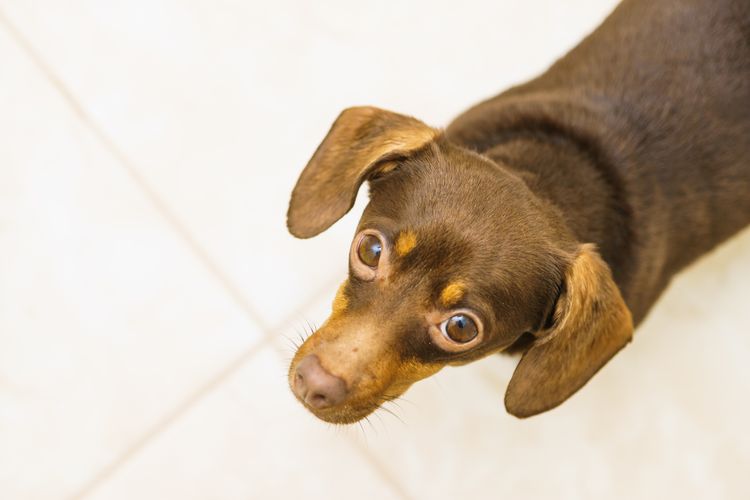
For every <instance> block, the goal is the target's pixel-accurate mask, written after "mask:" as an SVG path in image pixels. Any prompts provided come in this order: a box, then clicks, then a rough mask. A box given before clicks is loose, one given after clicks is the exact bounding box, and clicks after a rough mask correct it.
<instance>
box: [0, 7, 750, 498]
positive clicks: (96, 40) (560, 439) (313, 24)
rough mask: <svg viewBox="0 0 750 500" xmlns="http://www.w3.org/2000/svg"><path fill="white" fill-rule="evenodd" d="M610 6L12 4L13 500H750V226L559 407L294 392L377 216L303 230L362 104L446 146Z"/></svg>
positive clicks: (9, 289)
mask: <svg viewBox="0 0 750 500" xmlns="http://www.w3.org/2000/svg"><path fill="white" fill-rule="evenodd" d="M613 4H614V2H613V1H612V0H606V1H601V0H599V1H594V0H571V1H570V2H559V1H557V0H527V1H526V2H511V1H507V0H504V1H502V2H494V5H489V2H482V1H476V0H469V1H465V2H462V3H461V5H460V8H457V4H456V3H455V2H435V1H426V0H421V1H415V2H402V3H400V4H399V5H398V6H397V7H396V6H395V4H388V3H387V2H381V3H370V4H366V5H365V4H363V5H356V4H355V2H348V1H343V0H339V1H335V2H327V3H322V2H305V1H303V0H298V1H294V0H279V1H276V2H259V1H253V2H240V1H231V0H220V1H211V2H209V1H203V2H199V1H194V0H191V1H174V0H152V1H144V0H134V1H131V2H118V3H115V2H102V1H99V2H95V1H86V0H71V1H69V2H53V1H36V2H29V1H27V0H0V62H1V63H2V64H1V67H2V69H1V70H0V133H1V134H2V136H1V137H2V139H0V498H2V499H3V500H6V499H7V500H16V499H17V500H37V499H51V500H63V499H78V498H87V499H88V498H91V499H110V498H122V499H134V498H137V499H143V500H148V499H159V500H161V499H235V498H237V499H239V498H242V499H287V498H289V499H292V498H315V499H317V498H321V499H332V500H335V499H339V498H341V499H350V498H358V499H369V498H372V499H391V498H393V499H399V500H400V499H423V498H424V499H431V500H439V499H454V498H472V499H482V498H516V499H537V498H550V499H568V498H569V499H585V498H596V499H600V498H627V499H646V498H700V499H712V498H715V499H735V498H736V499H746V498H750V479H748V474H747V473H748V471H749V470H750V435H748V433H747V422H748V421H750V403H748V394H750V364H748V363H747V361H746V358H747V356H748V354H750V335H748V333H749V332H750V328H749V327H748V322H749V321H750V320H749V319H748V312H747V311H748V297H750V279H748V278H750V233H748V232H745V233H744V234H742V235H740V236H739V237H737V238H735V239H734V240H733V241H732V242H730V243H728V244H726V245H724V246H723V247H722V248H720V249H719V250H718V251H716V252H714V253H713V254H712V255H711V256H709V257H707V258H705V259H704V260H703V261H701V262H700V263H698V264H697V265H695V266H693V268H692V269H690V270H689V271H688V272H686V273H684V274H683V275H682V276H680V277H679V278H678V279H677V280H675V282H674V284H673V285H672V287H671V288H670V290H669V292H668V293H667V294H666V295H665V296H664V297H663V299H662V300H661V303H660V304H659V305H658V307H657V308H656V309H655V310H654V312H653V314H652V315H651V316H650V317H649V319H648V321H647V322H646V323H645V324H644V325H643V326H642V327H641V329H640V330H639V332H638V335H637V337H636V341H635V342H634V343H633V344H632V345H631V347H629V348H628V349H627V350H626V351H624V352H623V353H622V354H621V355H619V356H618V357H617V358H616V359H615V360H614V361H613V362H612V363H611V364H610V365H609V366H608V367H607V369H606V370H604V371H603V372H601V373H600V374H599V375H598V376H597V377H596V378H595V379H594V381H592V383H590V384H589V385H588V386H587V387H586V390H584V391H582V392H581V393H580V394H578V395H576V396H575V397H574V398H573V399H572V400H571V401H570V402H568V403H567V404H566V405H565V406H563V407H561V408H560V409H558V410H556V411H555V412H553V413H549V414H545V415H543V416H540V417H538V418H535V419H532V420H528V421H519V420H516V419H514V418H511V417H509V416H507V415H506V414H505V413H504V411H503V407H502V394H503V390H504V386H505V384H506V383H507V381H508V379H509V377H510V374H511V372H512V370H513V361H512V360H509V359H505V358H501V357H497V358H493V359H486V360H484V361H482V362H480V363H476V364H474V365H470V366H468V367H464V368H457V369H447V370H444V371H443V372H441V373H440V374H439V375H438V376H436V377H434V378H433V379H430V380H428V381H425V382H422V383H420V384H417V385H416V386H415V387H414V388H413V389H412V390H411V391H410V392H409V393H408V394H407V396H406V401H404V402H402V403H400V408H396V409H395V410H396V413H397V414H398V418H396V417H393V416H391V415H389V414H388V413H382V414H379V415H378V416H376V417H374V418H372V419H371V420H372V423H371V424H367V425H365V426H363V427H361V428H360V427H358V426H354V427H350V428H338V427H332V426H329V425H326V424H323V423H321V422H319V421H317V420H315V419H314V418H312V417H311V416H310V415H308V414H307V413H306V412H305V411H304V410H303V409H302V408H301V407H300V406H299V405H298V404H297V403H296V402H295V401H294V400H293V398H292V396H291V395H290V393H289V391H288V389H287V388H286V382H285V375H286V373H285V372H286V367H287V360H288V357H289V356H290V354H291V351H290V349H289V345H288V342H287V338H288V337H294V336H296V334H297V331H299V330H301V329H303V328H304V325H305V322H306V321H312V322H319V321H320V320H322V319H323V318H325V315H326V313H327V309H328V304H329V302H330V299H331V297H332V295H333V292H334V290H335V287H336V284H337V283H338V281H340V280H341V279H342V277H343V275H344V273H345V268H346V252H347V248H348V240H349V238H350V236H351V234H352V230H353V227H354V224H355V222H356V219H357V217H358V216H357V211H358V210H357V208H355V210H354V211H353V213H352V214H350V216H348V217H346V218H345V219H344V220H343V221H341V222H340V223H339V224H337V225H336V226H335V227H334V228H332V229H331V230H330V231H328V232H327V233H326V234H324V235H322V236H320V237H318V238H316V239H313V240H307V241H299V240H295V239H293V238H292V237H290V236H289V235H288V234H287V233H286V230H285V227H284V214H285V210H286V203H287V200H288V195H289V192H290V190H291V187H292V186H293V184H294V181H295V180H296V176H297V174H298V173H299V171H300V170H301V168H302V167H303V166H304V164H305V162H306V160H307V159H308V157H309V155H310V154H311V153H312V151H313V150H314V148H315V147H316V145H317V143H318V142H319V141H320V139H322V136H323V134H324V133H325V131H326V130H327V128H328V126H329V125H330V122H331V121H332V119H333V118H334V117H335V115H336V114H337V113H338V111H339V110H340V109H342V108H343V107H346V106H349V105H353V104H363V103H371V104H376V105H379V106H382V107H386V108H391V109H394V110H398V111H401V112H405V113H409V114H413V115H416V116H419V117H421V118H423V119H424V120H425V121H427V122H428V123H432V124H435V125H440V124H445V123H447V122H448V121H449V120H450V118H451V117H452V116H454V115H456V114H457V113H458V112H460V111H461V110H462V109H464V108H466V107H467V106H469V105H470V104H472V103H474V102H476V101H478V100H479V99H481V98H483V97H486V96H489V95H491V94H493V93H496V92H497V91H499V90H501V89H502V88H504V87H506V86H508V85H510V84H512V83H514V82H518V81H522V80H523V79H525V78H528V77H530V76H532V75H534V74H535V73H537V72H539V71H541V70H542V69H543V68H544V67H545V66H547V65H548V64H549V63H550V62H552V61H553V60H554V59H555V57H557V56H559V55H560V54H562V53H563V52H564V51H565V50H566V49H567V48H569V47H570V46H572V45H573V44H574V43H575V42H576V41H577V40H578V39H579V38H580V37H582V36H583V35H584V34H585V33H587V32H588V31H589V30H590V29H592V28H593V27H594V26H595V25H596V24H597V23H598V22H599V21H600V20H601V19H602V18H603V17H604V16H605V15H606V13H607V12H608V11H609V10H611V8H612V6H613ZM480 48H481V49H480ZM362 203H363V200H360V202H359V203H358V207H360V208H361V207H362V206H363V204H362Z"/></svg>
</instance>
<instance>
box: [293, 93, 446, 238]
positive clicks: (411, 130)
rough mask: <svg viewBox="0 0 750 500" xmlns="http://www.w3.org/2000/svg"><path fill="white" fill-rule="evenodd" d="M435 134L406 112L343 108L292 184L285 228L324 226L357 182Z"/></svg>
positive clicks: (308, 231) (303, 233) (312, 230)
mask: <svg viewBox="0 0 750 500" xmlns="http://www.w3.org/2000/svg"><path fill="white" fill-rule="evenodd" d="M437 135H438V131H437V130H435V129H433V128H430V127H428V126H427V125H425V124H424V123H422V122H421V121H419V120H417V119H415V118H411V117H409V116H404V115H399V114H397V113H391V112H390V111H385V110H382V109H378V108H373V107H357V108H348V109H345V110H344V111H343V112H342V113H341V114H340V115H339V117H338V118H337V119H336V121H335V122H334V124H333V125H332V126H331V130H330V131H329V132H328V135H327V136H326V137H325V139H323V142H322V143H321V144H320V146H318V149H317V151H315V154H313V157H312V158H311V159H310V161H309V163H308V164H307V166H306V167H305V170H303V171H302V174H301V175H300V177H299V180H298V181H297V185H296V186H295V187H294V191H293V192H292V200H291V202H290V203H289V212H288V213H287V227H288V228H289V231H290V232H291V233H292V234H293V235H294V236H297V237H298V238H310V237H312V236H315V235H316V234H319V233H321V232H323V231H325V230H326V229H328V228H329V227H330V226H331V225H332V224H333V223H334V222H336V221H337V220H339V219H340V218H341V217H343V216H344V214H346V213H347V212H348V211H349V209H351V208H352V205H354V199H355V197H356V196H357V191H358V190H359V187H360V185H361V184H362V182H364V181H365V180H366V179H367V178H368V177H370V176H372V175H374V174H376V173H377V172H378V171H379V170H380V169H384V168H387V167H388V163H389V162H390V161H392V160H397V159H399V158H403V157H406V156H409V155H411V154H413V153H414V152H416V151H417V150H419V149H421V148H423V147H424V146H426V145H427V144H428V143H430V142H431V141H432V140H433V139H434V138H435V137H436V136H437Z"/></svg>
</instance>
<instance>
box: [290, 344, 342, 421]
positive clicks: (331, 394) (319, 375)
mask: <svg viewBox="0 0 750 500" xmlns="http://www.w3.org/2000/svg"><path fill="white" fill-rule="evenodd" d="M292 386H293V387H292V389H293V390H294V393H295V394H296V395H297V396H298V397H299V398H300V399H301V400H303V401H304V402H305V403H307V404H308V405H310V406H312V407H313V408H315V409H318V410H322V409H324V408H330V407H331V406H336V405H337V404H340V403H342V402H343V401H344V399H345V398H346V382H344V380H343V379H341V378H339V377H336V376H335V375H331V374H330V373H328V372H327V371H325V369H324V368H323V367H322V366H321V365H320V360H318V357H317V356H315V355H314V354H309V355H307V356H305V357H304V358H302V360H301V361H300V362H299V364H297V369H296V370H295V373H294V381H293V383H292Z"/></svg>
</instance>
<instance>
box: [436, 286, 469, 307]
mask: <svg viewBox="0 0 750 500" xmlns="http://www.w3.org/2000/svg"><path fill="white" fill-rule="evenodd" d="M465 292H466V286H465V285H464V284H463V282H461V281H454V282H453V283H449V284H448V285H447V286H446V287H445V288H443V291H442V292H440V302H441V303H442V304H443V306H445V307H450V306H452V305H453V304H455V303H456V302H458V301H459V300H461V298H462V297H463V296H464V293H465Z"/></svg>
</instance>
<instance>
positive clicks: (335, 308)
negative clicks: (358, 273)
mask: <svg viewBox="0 0 750 500" xmlns="http://www.w3.org/2000/svg"><path fill="white" fill-rule="evenodd" d="M348 282H349V280H344V282H343V283H341V285H340V286H339V289H338V291H337V292H336V297H335V298H334V299H333V304H332V306H331V309H332V311H331V313H332V315H334V314H341V313H343V312H344V311H346V308H347V307H349V299H348V298H347V296H346V294H344V288H346V284H347V283H348Z"/></svg>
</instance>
